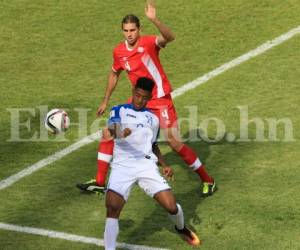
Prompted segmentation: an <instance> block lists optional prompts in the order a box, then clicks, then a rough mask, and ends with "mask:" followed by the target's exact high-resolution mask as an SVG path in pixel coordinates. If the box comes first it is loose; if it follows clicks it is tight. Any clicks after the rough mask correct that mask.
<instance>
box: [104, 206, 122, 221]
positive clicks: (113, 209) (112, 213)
mask: <svg viewBox="0 0 300 250" xmlns="http://www.w3.org/2000/svg"><path fill="white" fill-rule="evenodd" d="M121 208H122V206H120V205H119V204H116V203H106V211H107V212H106V213H107V216H108V217H112V218H118V217H119V215H120V211H121Z"/></svg>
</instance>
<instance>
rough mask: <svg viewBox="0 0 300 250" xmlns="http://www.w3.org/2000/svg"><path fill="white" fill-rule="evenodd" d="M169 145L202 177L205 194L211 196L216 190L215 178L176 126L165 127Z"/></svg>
mask: <svg viewBox="0 0 300 250" xmlns="http://www.w3.org/2000/svg"><path fill="white" fill-rule="evenodd" d="M163 132H164V135H165V138H166V139H167V142H168V144H169V146H170V147H171V148H172V149H173V150H174V151H175V152H176V153H177V154H178V155H179V156H180V157H181V158H182V159H183V160H184V162H185V163H186V164H187V165H188V166H189V167H190V168H191V169H192V170H193V171H194V172H195V173H196V174H198V176H199V177H200V179H201V180H202V182H203V191H202V193H203V195H205V196H209V195H212V194H213V193H214V191H216V184H215V182H214V179H213V178H212V177H211V176H209V175H208V173H207V171H206V169H205V166H204V164H202V163H201V161H200V159H199V157H198V156H197V154H196V153H195V152H194V150H193V149H191V148H190V147H189V146H187V145H186V144H184V143H182V142H181V139H180V136H179V131H178V129H177V128H176V127H172V128H164V129H163Z"/></svg>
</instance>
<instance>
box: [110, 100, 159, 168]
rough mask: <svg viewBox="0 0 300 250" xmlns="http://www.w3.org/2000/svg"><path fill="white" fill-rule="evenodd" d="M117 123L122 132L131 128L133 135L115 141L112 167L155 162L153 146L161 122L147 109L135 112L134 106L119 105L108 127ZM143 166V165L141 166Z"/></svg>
mask: <svg viewBox="0 0 300 250" xmlns="http://www.w3.org/2000/svg"><path fill="white" fill-rule="evenodd" d="M114 123H117V124H119V125H120V127H121V130H123V129H125V128H129V129H130V130H131V134H130V135H129V136H127V137H126V138H122V139H115V145H114V152H113V161H112V166H116V165H121V166H126V167H131V166H132V167H137V166H138V165H139V163H138V161H140V160H141V161H140V162H143V160H145V159H147V160H153V161H154V162H157V157H156V156H155V154H154V153H153V152H152V144H153V143H154V142H155V141H156V139H157V136H158V132H159V120H158V118H157V116H156V115H154V114H153V113H152V112H151V111H149V110H148V109H147V108H143V109H141V110H135V109H134V106H133V105H132V104H123V105H118V106H115V107H113V108H112V110H111V112H110V119H109V121H108V125H111V124H114ZM140 165H141V164H140Z"/></svg>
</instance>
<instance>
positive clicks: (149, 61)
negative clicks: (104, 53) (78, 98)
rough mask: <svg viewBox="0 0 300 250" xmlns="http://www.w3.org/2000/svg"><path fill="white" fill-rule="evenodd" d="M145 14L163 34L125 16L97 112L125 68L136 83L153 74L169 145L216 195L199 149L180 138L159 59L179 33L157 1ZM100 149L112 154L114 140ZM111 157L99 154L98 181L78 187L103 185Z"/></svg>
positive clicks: (155, 108) (155, 102) (155, 104)
mask: <svg viewBox="0 0 300 250" xmlns="http://www.w3.org/2000/svg"><path fill="white" fill-rule="evenodd" d="M145 14H146V16H147V18H148V19H149V20H150V21H151V22H152V23H153V24H154V25H155V26H156V27H157V29H158V30H159V32H160V35H158V36H155V35H141V34H140V31H141V30H140V22H139V19H138V18H137V17H136V16H134V15H127V16H125V17H124V18H123V20H122V30H123V34H124V37H125V41H124V42H121V43H120V44H118V45H117V46H116V47H115V49H114V52H113V65H112V70H111V72H110V74H109V78H108V84H107V88H106V92H105V96H104V100H103V101H102V103H101V104H100V106H99V108H98V111H97V113H98V115H102V114H103V113H104V111H105V110H106V107H107V105H108V102H109V99H110V96H111V94H112V93H113V90H114V89H115V87H116V85H117V82H118V79H119V75H120V73H121V72H122V71H126V73H127V76H128V78H129V80H130V82H131V84H132V85H133V86H135V84H136V81H137V79H138V78H140V77H148V78H151V79H152V80H153V81H154V82H155V85H154V88H153V91H152V98H151V100H150V101H149V102H148V104H147V108H149V109H150V110H151V111H152V112H153V113H155V114H156V115H157V117H159V120H160V127H161V131H162V132H163V133H164V135H165V138H166V139H167V142H168V144H169V146H170V147H171V148H172V149H173V151H174V152H176V153H177V154H178V155H179V156H180V157H181V158H182V160H183V161H184V162H185V163H186V164H187V165H188V166H189V167H190V169H192V170H193V171H194V172H195V173H196V174H197V175H198V176H199V177H200V179H201V180H202V182H203V189H202V194H203V196H209V195H212V194H213V193H214V191H215V190H216V185H215V181H214V179H213V178H212V177H211V176H209V175H208V173H207V172H206V170H205V166H204V164H202V162H201V161H200V159H199V157H198V156H197V154H196V153H195V151H194V150H193V149H192V148H190V147H189V146H188V145H186V144H184V143H182V141H181V139H180V136H179V131H178V125H177V114H176V110H175V106H174V104H173V101H172V97H171V91H172V87H171V84H170V82H169V80H168V78H167V75H166V73H165V72H164V69H163V67H162V65H161V63H160V59H159V52H160V51H161V49H162V48H164V47H166V45H167V44H168V43H169V42H171V41H173V40H174V39H175V36H174V34H173V32H172V31H171V30H170V29H169V28H168V27H167V26H166V25H165V24H163V23H162V22H161V21H160V20H159V19H158V17H157V16H156V9H155V6H154V4H153V1H150V0H148V1H147V4H146V9H145ZM98 150H99V152H100V153H101V154H100V156H103V155H104V156H107V155H111V154H112V151H113V141H112V140H111V141H107V140H102V141H100V144H99V149H98ZM107 159H108V157H104V158H101V157H100V158H98V172H97V175H96V180H95V181H94V180H92V181H90V182H87V183H83V184H78V185H77V187H78V188H80V189H81V190H97V189H101V188H103V186H104V185H105V178H106V174H107V171H108V166H109V161H107Z"/></svg>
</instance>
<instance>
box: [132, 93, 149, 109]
mask: <svg viewBox="0 0 300 250" xmlns="http://www.w3.org/2000/svg"><path fill="white" fill-rule="evenodd" d="M132 94H133V95H132V104H133V106H134V108H135V109H137V110H140V109H142V108H144V107H146V105H147V102H148V101H149V100H150V99H151V93H150V92H149V91H146V90H143V89H140V88H137V89H133V92H132Z"/></svg>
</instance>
